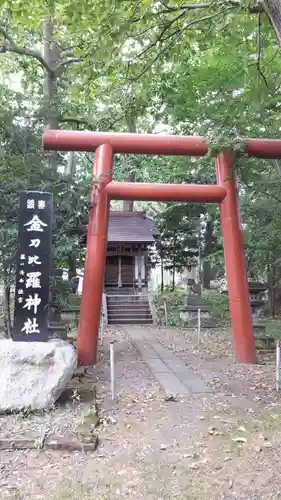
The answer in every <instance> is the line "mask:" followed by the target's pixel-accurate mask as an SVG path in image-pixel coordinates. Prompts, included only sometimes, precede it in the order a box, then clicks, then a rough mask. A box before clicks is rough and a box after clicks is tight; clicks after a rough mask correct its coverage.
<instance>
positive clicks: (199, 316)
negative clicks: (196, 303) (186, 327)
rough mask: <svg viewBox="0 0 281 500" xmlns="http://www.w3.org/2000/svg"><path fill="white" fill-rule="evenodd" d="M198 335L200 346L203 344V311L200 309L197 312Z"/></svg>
mask: <svg viewBox="0 0 281 500" xmlns="http://www.w3.org/2000/svg"><path fill="white" fill-rule="evenodd" d="M197 333H198V344H200V342H201V309H200V307H199V308H198V311H197Z"/></svg>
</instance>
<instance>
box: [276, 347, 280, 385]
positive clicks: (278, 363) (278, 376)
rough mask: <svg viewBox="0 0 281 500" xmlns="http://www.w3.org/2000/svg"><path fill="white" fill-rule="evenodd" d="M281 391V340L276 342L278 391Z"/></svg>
mask: <svg viewBox="0 0 281 500" xmlns="http://www.w3.org/2000/svg"><path fill="white" fill-rule="evenodd" d="M279 390H280V340H276V391H279Z"/></svg>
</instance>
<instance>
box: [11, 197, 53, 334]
mask: <svg viewBox="0 0 281 500" xmlns="http://www.w3.org/2000/svg"><path fill="white" fill-rule="evenodd" d="M51 238H52V195H51V194H50V193H41V192H37V191H28V192H25V193H21V195H20V228H19V256H18V265H17V281H16V293H15V321H14V332H13V339H14V340H20V341H41V342H42V341H43V342H44V341H47V339H48V324H47V313H48V302H49V275H50V262H51Z"/></svg>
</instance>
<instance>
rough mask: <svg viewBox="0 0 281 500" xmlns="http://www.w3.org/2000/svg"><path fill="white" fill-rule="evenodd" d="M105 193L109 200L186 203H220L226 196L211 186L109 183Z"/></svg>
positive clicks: (224, 191) (222, 188)
mask: <svg viewBox="0 0 281 500" xmlns="http://www.w3.org/2000/svg"><path fill="white" fill-rule="evenodd" d="M106 191H107V194H108V196H109V198H110V199H111V200H134V201H138V200H140V201H141V200H144V201H163V202H166V201H188V202H199V203H200V202H207V203H220V202H221V201H222V200H223V199H224V198H225V196H226V189H225V188H224V187H223V186H213V185H211V184H157V183H155V184H144V183H139V182H110V183H109V184H107V186H106Z"/></svg>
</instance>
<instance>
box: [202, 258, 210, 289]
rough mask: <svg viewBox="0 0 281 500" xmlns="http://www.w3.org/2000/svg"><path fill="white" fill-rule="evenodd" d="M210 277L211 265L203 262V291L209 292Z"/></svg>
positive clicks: (206, 261) (205, 261)
mask: <svg viewBox="0 0 281 500" xmlns="http://www.w3.org/2000/svg"><path fill="white" fill-rule="evenodd" d="M211 275H212V269H211V264H210V262H209V261H208V260H204V261H203V280H202V281H203V283H202V284H203V289H204V290H210V288H211Z"/></svg>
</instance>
